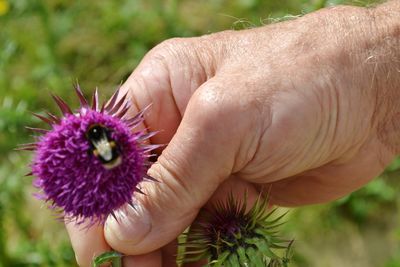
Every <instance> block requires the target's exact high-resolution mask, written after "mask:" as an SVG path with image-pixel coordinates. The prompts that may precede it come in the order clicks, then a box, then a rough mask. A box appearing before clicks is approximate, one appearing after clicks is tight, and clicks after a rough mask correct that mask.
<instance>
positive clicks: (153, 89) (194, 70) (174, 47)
mask: <svg viewBox="0 0 400 267" xmlns="http://www.w3.org/2000/svg"><path fill="white" fill-rule="evenodd" d="M197 39H198V38H179V39H177V38H176V39H171V40H167V41H164V42H162V43H161V44H159V45H157V46H156V47H155V48H153V49H152V50H151V51H150V52H149V53H148V54H147V55H146V56H145V57H144V58H143V60H142V61H141V63H140V64H139V65H138V66H137V68H136V69H135V70H134V71H133V73H132V74H131V75H130V77H129V78H128V80H127V81H126V82H125V83H124V84H123V85H122V88H121V89H122V90H123V91H125V92H128V93H129V97H130V99H131V102H132V103H133V105H134V106H136V108H137V109H136V110H133V111H132V114H135V113H136V112H137V110H141V109H143V108H145V107H146V106H148V105H150V104H151V105H152V106H151V110H150V111H149V112H148V114H147V116H146V118H145V124H146V126H147V127H148V128H149V129H150V130H157V131H158V130H160V131H161V132H160V133H159V134H157V135H156V136H154V137H153V138H152V139H151V141H152V143H157V144H166V143H168V142H169V141H170V140H171V138H172V136H173V135H174V133H175V132H176V129H177V128H178V125H179V123H180V121H181V119H182V116H183V113H184V110H185V109H186V105H187V103H188V102H189V99H190V97H191V95H192V94H193V92H194V91H195V90H196V89H197V88H198V87H199V86H200V85H201V84H203V83H204V82H205V81H206V80H207V79H208V78H210V77H212V76H213V75H214V73H213V70H212V69H211V68H212V66H213V64H214V63H213V62H212V58H213V56H211V55H210V54H211V52H210V51H208V50H207V49H206V47H207V46H199V45H198V42H197V41H196V40H197ZM206 50H207V51H206ZM202 55H208V56H209V58H204V57H202Z"/></svg>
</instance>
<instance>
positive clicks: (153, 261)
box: [122, 250, 163, 267]
mask: <svg viewBox="0 0 400 267" xmlns="http://www.w3.org/2000/svg"><path fill="white" fill-rule="evenodd" d="M122 263H123V266H124V267H137V266H140V267H162V266H163V265H162V259H161V251H160V250H156V251H153V252H150V253H147V254H144V255H136V256H124V257H123V258H122Z"/></svg>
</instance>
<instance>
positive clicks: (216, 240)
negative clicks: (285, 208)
mask: <svg viewBox="0 0 400 267" xmlns="http://www.w3.org/2000/svg"><path fill="white" fill-rule="evenodd" d="M246 199H247V194H246V195H245V197H244V201H240V200H237V199H235V198H234V196H233V195H232V194H231V195H230V196H229V198H228V200H227V201H225V202H224V201H220V202H218V203H216V204H215V206H214V208H213V209H211V211H206V210H202V211H201V212H200V214H199V216H198V219H197V220H196V222H195V223H194V224H193V225H192V226H191V228H190V231H189V232H188V233H186V234H185V236H184V237H183V239H185V242H182V244H180V245H181V248H182V250H185V251H184V252H183V253H181V255H180V256H179V259H178V262H180V263H186V262H194V261H199V260H204V259H206V260H207V261H208V263H209V265H211V266H214V267H217V266H225V267H242V266H243V267H252V266H254V267H265V266H267V267H286V266H288V262H289V258H290V257H289V254H290V248H291V246H292V243H293V241H290V240H286V239H282V238H281V237H280V236H279V231H278V228H279V226H281V225H282V224H283V222H282V218H283V217H284V216H285V215H286V213H284V214H282V215H279V216H274V214H275V213H276V211H277V209H276V208H275V209H273V210H271V211H267V208H268V199H267V198H261V197H259V198H258V200H257V201H256V203H255V204H254V205H253V207H252V208H251V209H250V210H249V211H246V210H247V201H246Z"/></svg>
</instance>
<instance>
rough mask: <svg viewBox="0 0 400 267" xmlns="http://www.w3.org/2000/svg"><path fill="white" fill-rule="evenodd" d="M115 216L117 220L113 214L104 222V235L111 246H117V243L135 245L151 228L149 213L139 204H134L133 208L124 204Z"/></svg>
mask: <svg viewBox="0 0 400 267" xmlns="http://www.w3.org/2000/svg"><path fill="white" fill-rule="evenodd" d="M116 218H117V220H116V219H115V218H114V217H113V216H109V217H108V218H107V221H106V224H105V237H106V240H107V242H108V243H109V244H110V245H111V246H112V247H114V245H116V246H118V243H125V244H124V245H126V243H129V245H136V244H138V243H140V242H141V241H142V240H143V239H144V238H145V237H146V235H147V234H148V233H149V232H150V230H151V220H150V215H149V213H148V212H147V210H146V209H145V208H143V207H142V206H141V205H135V207H134V208H133V207H131V206H126V207H124V208H123V209H121V210H118V211H117V212H116ZM115 249H118V247H115ZM121 252H123V251H121Z"/></svg>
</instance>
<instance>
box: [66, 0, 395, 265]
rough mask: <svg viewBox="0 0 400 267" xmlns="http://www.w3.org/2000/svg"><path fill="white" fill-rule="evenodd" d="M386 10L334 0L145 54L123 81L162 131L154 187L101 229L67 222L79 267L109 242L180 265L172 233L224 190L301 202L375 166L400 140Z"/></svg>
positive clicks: (359, 179)
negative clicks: (294, 15) (266, 191)
mask: <svg viewBox="0 0 400 267" xmlns="http://www.w3.org/2000/svg"><path fill="white" fill-rule="evenodd" d="M393 3H394V4H393ZM392 4H393V6H396V8H398V6H399V4H398V3H395V2H392ZM397 10H398V11H399V10H400V8H398V9H397ZM393 12H394V11H393ZM397 16H398V13H397ZM390 17H391V16H390V14H388V13H387V11H386V9H385V6H381V7H380V8H378V9H364V8H355V7H337V8H332V9H325V10H321V11H319V12H315V13H312V14H309V15H306V16H304V17H302V18H299V19H296V20H293V21H288V22H283V23H277V24H273V25H269V26H266V27H260V28H256V29H251V30H244V31H238V32H234V31H227V32H221V33H216V34H212V35H207V36H202V37H196V38H187V39H172V40H168V41H166V42H164V43H162V44H160V45H159V46H157V47H156V48H154V49H153V50H152V51H150V52H149V53H148V54H147V55H146V56H145V58H144V59H143V61H142V62H141V63H140V65H139V66H138V67H137V68H136V70H135V71H134V72H133V73H132V75H131V76H130V78H129V79H128V80H127V82H126V83H125V84H124V85H123V86H122V90H123V91H126V92H128V94H129V96H130V99H131V101H132V103H133V106H132V110H131V112H132V113H133V114H134V113H136V112H137V111H138V110H140V109H142V108H144V107H146V106H147V105H148V104H150V103H152V109H151V112H150V113H149V114H148V116H147V117H146V120H145V124H146V127H148V128H149V129H150V130H162V131H161V132H160V133H159V134H158V135H156V136H155V137H154V138H152V140H151V141H152V143H168V145H167V146H166V148H165V150H164V151H163V152H162V154H161V155H160V157H159V158H158V160H157V162H156V163H155V164H154V165H153V166H152V167H151V168H150V170H149V174H150V175H151V176H153V177H155V178H156V179H157V180H159V181H160V183H144V184H143V191H145V193H146V195H145V196H141V195H135V198H136V199H137V202H138V205H139V208H138V209H137V210H136V211H135V210H133V209H127V210H126V211H125V212H126V213H125V214H124V215H125V216H126V217H124V219H123V220H120V221H119V222H116V221H115V220H114V219H113V218H112V217H111V218H109V219H108V220H107V222H106V224H105V227H104V229H103V227H100V226H99V227H92V228H90V229H89V230H87V231H85V230H80V229H79V227H76V226H74V225H73V224H67V229H68V231H69V234H70V236H71V241H72V244H73V247H74V250H75V252H76V255H77V260H78V262H79V264H80V265H81V266H89V265H90V262H91V259H92V258H93V256H94V255H97V254H98V253H100V252H102V251H105V250H109V249H110V247H111V248H113V249H115V250H117V251H120V252H123V253H125V254H127V255H136V256H130V257H126V258H125V266H151V267H156V266H175V263H174V257H173V253H175V251H174V246H175V245H174V239H175V238H176V237H177V236H178V235H179V234H180V233H181V232H182V231H183V230H184V229H185V228H186V227H187V226H189V225H190V224H191V223H192V221H193V220H194V219H195V217H196V215H197V213H198V211H199V209H200V208H201V207H203V206H204V205H208V203H210V202H212V201H213V199H215V198H219V197H223V196H224V195H225V194H226V192H227V190H234V192H237V193H238V195H239V194H241V192H243V191H244V190H248V191H249V192H250V193H252V195H253V196H254V195H257V194H258V193H259V192H260V191H261V190H262V189H263V188H265V187H267V188H269V187H270V188H271V189H270V198H271V202H272V203H273V204H277V205H287V206H295V205H304V204H311V203H319V202H327V201H330V200H333V199H336V198H339V197H341V196H343V195H346V194H348V193H349V192H351V191H353V190H355V189H357V188H359V187H360V186H362V185H363V184H365V183H366V182H368V181H369V180H370V179H372V178H373V177H375V176H376V175H378V174H379V173H380V172H382V170H383V169H384V167H385V166H386V165H387V164H388V163H389V162H390V161H391V160H392V158H393V157H394V155H395V153H396V152H397V150H398V148H399V147H398V140H397V137H396V136H397V133H398V128H397V123H396V122H395V119H394V117H395V114H397V112H398V111H397V109H398V107H396V104H395V103H394V100H393V99H396V101H397V99H398V98H396V97H395V96H397V94H398V93H397V92H396V89H397V91H398V89H399V85H400V79H399V77H398V76H399V75H398V73H397V76H396V75H395V73H396V69H397V72H398V71H399V69H400V67H399V54H400V53H399V51H396V49H398V47H399V46H398V45H397V46H393V45H392V44H393V43H392V42H397V44H398V40H399V35H400V34H399V28H398V25H397V27H396V26H395V28H394V30H391V29H392V28H391V27H390V26H389V25H390V24H391V20H390ZM383 18H385V23H382V24H380V23H381V21H380V20H383ZM388 21H389V22H388ZM382 40H386V41H382ZM388 70H389V72H388ZM143 127H144V126H143ZM227 188H228V189H227Z"/></svg>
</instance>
